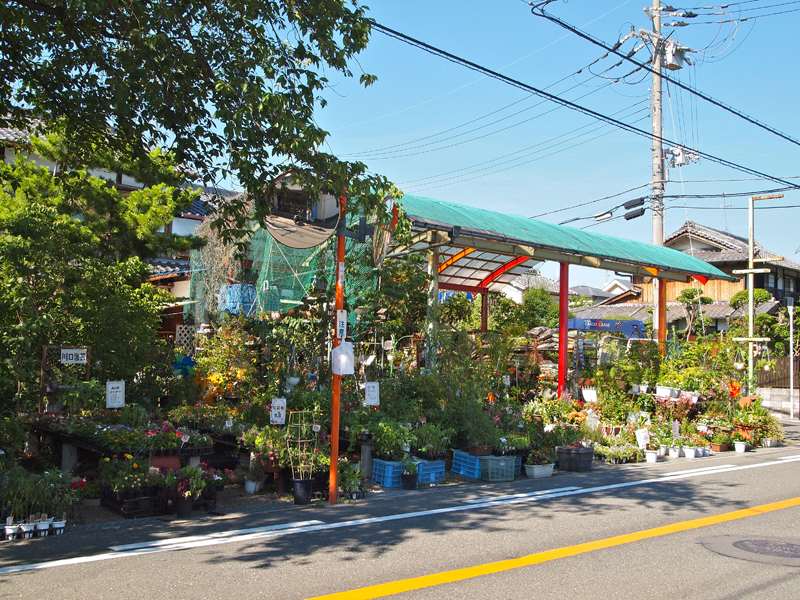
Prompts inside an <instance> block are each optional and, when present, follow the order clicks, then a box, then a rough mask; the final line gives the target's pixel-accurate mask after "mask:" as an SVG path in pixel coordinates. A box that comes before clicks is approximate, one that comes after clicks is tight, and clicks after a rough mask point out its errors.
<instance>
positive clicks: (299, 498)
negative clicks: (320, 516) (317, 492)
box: [292, 479, 314, 504]
mask: <svg viewBox="0 0 800 600" xmlns="http://www.w3.org/2000/svg"><path fill="white" fill-rule="evenodd" d="M313 483H314V481H313V480H312V479H292V493H293V494H294V503H295V504H311V485H312V484H313Z"/></svg>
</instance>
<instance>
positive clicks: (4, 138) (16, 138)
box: [0, 127, 28, 144]
mask: <svg viewBox="0 0 800 600" xmlns="http://www.w3.org/2000/svg"><path fill="white" fill-rule="evenodd" d="M26 137H28V134H27V133H25V132H24V131H20V130H19V129H12V128H11V127H0V143H6V144H16V143H18V142H20V141H22V140H24V139H25V138H26Z"/></svg>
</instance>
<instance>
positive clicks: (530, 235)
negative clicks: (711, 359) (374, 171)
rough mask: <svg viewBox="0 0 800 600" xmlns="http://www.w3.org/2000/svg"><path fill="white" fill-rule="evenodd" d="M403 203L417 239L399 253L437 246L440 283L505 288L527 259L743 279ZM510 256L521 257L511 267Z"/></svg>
mask: <svg viewBox="0 0 800 600" xmlns="http://www.w3.org/2000/svg"><path fill="white" fill-rule="evenodd" d="M399 202H400V204H401V206H402V209H403V210H404V211H405V212H406V215H407V216H408V218H409V219H410V221H411V223H412V227H413V233H414V234H415V237H414V242H413V243H412V244H410V245H409V246H407V247H404V248H395V250H394V252H395V253H402V252H404V251H422V250H425V249H426V247H438V248H439V250H440V256H441V258H440V265H445V267H444V268H443V269H442V270H441V271H440V281H445V282H446V280H447V277H448V276H450V277H452V281H451V283H454V284H461V285H472V286H475V285H478V284H480V283H481V282H485V281H487V275H486V274H487V273H494V274H495V278H494V279H491V281H492V282H493V283H494V284H497V285H499V284H501V283H502V284H506V283H508V282H509V281H510V280H511V279H513V278H514V277H516V276H517V275H518V274H520V273H521V272H523V271H524V270H526V269H527V268H528V267H529V266H530V262H529V261H546V260H552V261H557V262H568V263H571V264H578V265H583V266H587V267H595V268H600V269H607V270H612V271H619V272H623V273H630V274H635V275H642V276H654V275H657V276H658V277H660V278H664V279H671V280H676V281H686V280H687V278H688V276H690V275H691V276H697V277H700V278H705V279H725V280H728V281H738V279H737V278H735V277H731V276H730V275H727V274H725V273H723V272H722V271H720V270H719V269H717V268H716V267H714V266H712V265H710V264H708V263H707V262H705V261H703V260H700V259H698V258H695V257H693V256H690V255H688V254H684V253H683V252H679V251H677V250H672V249H670V248H664V247H661V246H654V245H652V244H649V243H645V242H636V241H633V240H626V239H624V238H619V237H614V236H610V235H603V234H600V233H592V232H589V231H584V230H581V229H575V228H572V227H565V226H563V225H553V224H551V223H545V222H542V221H537V220H535V219H530V218H528V217H524V216H520V215H507V214H503V213H498V212H494V211H491V210H486V209H483V208H474V207H471V206H463V205H460V204H453V203H450V202H443V201H441V200H434V199H432V198H424V197H420V196H411V195H405V196H403V198H402V200H400V201H399ZM462 255H463V256H462ZM508 257H520V258H519V259H518V260H517V261H512V262H515V264H514V265H511V264H510V262H509V260H508ZM523 257H527V260H526V259H524V258H523ZM451 259H453V260H452V262H451V263H450V264H447V262H448V260H451ZM483 262H485V263H486V264H484V265H483V266H481V263H483ZM525 262H527V263H528V264H525V265H523V263H525ZM503 269H505V270H503ZM499 271H502V273H499ZM500 275H502V277H501V276H500ZM443 276H444V278H443Z"/></svg>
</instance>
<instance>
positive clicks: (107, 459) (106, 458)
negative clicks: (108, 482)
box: [103, 456, 111, 462]
mask: <svg viewBox="0 0 800 600" xmlns="http://www.w3.org/2000/svg"><path fill="white" fill-rule="evenodd" d="M103 460H104V461H106V462H109V461H110V460H111V459H110V458H108V457H107V456H106V457H105V458H104V459H103Z"/></svg>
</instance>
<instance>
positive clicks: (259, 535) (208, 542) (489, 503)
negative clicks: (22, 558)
mask: <svg viewBox="0 0 800 600" xmlns="http://www.w3.org/2000/svg"><path fill="white" fill-rule="evenodd" d="M798 460H800V456H796V457H791V458H790V457H785V458H784V460H775V461H770V462H763V463H755V464H750V465H742V466H738V467H726V468H721V469H720V470H708V469H705V468H701V469H693V470H691V471H688V472H681V473H680V474H676V475H673V476H671V477H658V478H651V479H640V480H637V481H627V482H624V483H613V484H609V485H601V486H596V487H591V488H575V489H569V488H556V489H554V490H549V491H548V490H543V491H544V492H545V493H542V494H540V495H534V494H526V495H523V497H516V496H512V497H510V498H507V499H505V500H486V501H484V502H480V503H473V504H466V503H465V504H460V505H457V506H448V507H445V508H437V509H432V510H421V511H416V512H410V513H401V514H396V515H387V516H384V517H371V518H368V519H354V520H352V521H341V522H338V523H327V524H326V523H320V524H318V525H307V526H302V527H292V528H289V529H272V530H269V531H260V532H256V533H249V534H243V535H237V536H234V537H219V536H217V537H208V536H206V537H203V536H192V537H198V538H202V539H196V540H194V541H184V542H176V543H173V544H170V545H163V546H150V547H145V548H139V549H134V550H130V551H126V552H107V553H104V554H95V555H93V556H81V557H77V558H67V559H62V560H54V561H49V562H41V563H32V564H26V565H16V566H13V567H3V568H0V574H6V573H19V572H22V571H32V570H36V569H47V568H50V567H60V566H66V565H75V564H81V563H89V562H97V561H102V560H110V559H113V558H126V557H131V556H140V555H143V554H152V553H154V552H171V551H173V550H185V549H188V548H199V547H204V546H216V545H219V544H229V543H231V542H242V541H250V540H258V539H265V538H272V537H279V536H285V535H295V534H298V533H309V532H316V531H327V530H331V529H342V528H346V527H355V526H358V525H370V524H372V523H385V522H387V521H399V520H403V519H414V518H417V517H425V516H430V515H439V514H446V513H453V512H462V511H465V510H479V509H481V508H489V507H495V506H505V505H509V504H521V503H523V502H537V501H539V500H548V499H551V498H562V497H565V496H574V495H577V494H591V493H594V492H604V491H608V490H615V489H622V488H627V487H635V486H640V485H648V484H665V483H671V482H673V481H678V480H681V479H690V478H693V477H702V476H706V475H715V474H718V473H728V472H732V471H744V470H748V469H758V468H761V467H773V466H776V465H785V464H786V463H787V461H788V462H792V461H798ZM557 490H563V491H557ZM210 535H213V534H210ZM178 539H180V538H178Z"/></svg>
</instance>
